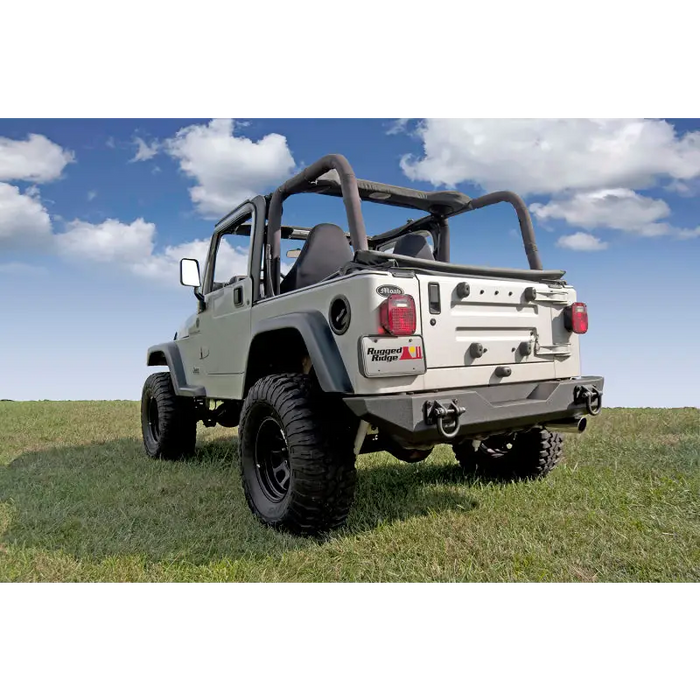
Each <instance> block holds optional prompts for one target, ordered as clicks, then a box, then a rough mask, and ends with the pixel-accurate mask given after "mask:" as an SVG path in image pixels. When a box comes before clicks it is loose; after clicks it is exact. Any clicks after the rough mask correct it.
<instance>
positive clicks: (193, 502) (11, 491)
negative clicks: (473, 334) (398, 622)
mask: <svg viewBox="0 0 700 700" xmlns="http://www.w3.org/2000/svg"><path fill="white" fill-rule="evenodd" d="M589 426H590V427H589V430H588V431H587V432H586V433H585V434H584V435H583V436H572V437H567V439H566V445H565V460H564V463H563V464H562V465H560V467H558V468H557V469H556V470H555V471H554V472H553V473H552V474H551V475H550V477H548V478H547V479H546V480H544V481H542V482H537V483H521V484H510V485H498V484H486V483H479V482H476V483H466V482H464V481H463V480H462V479H461V478H460V474H459V471H458V469H457V468H456V466H455V463H454V460H453V458H452V452H451V450H449V449H447V448H440V449H437V450H435V452H434V453H433V455H432V456H431V457H430V458H429V459H428V460H427V461H426V462H424V463H422V464H418V465H409V464H403V463H401V462H398V461H397V460H395V459H394V458H393V457H390V456H389V455H386V454H378V455H368V456H363V457H361V458H360V459H359V462H358V466H359V484H358V491H357V497H356V501H355V506H354V508H353V511H352V514H351V517H350V520H349V522H348V524H347V527H346V528H345V529H343V530H341V531H338V532H336V533H333V534H332V535H330V536H327V537H325V538H322V539H308V538H306V539H301V538H295V537H292V536H290V535H286V534H283V533H280V532H276V531H274V530H271V529H268V528H265V527H263V526H261V525H259V524H258V523H257V521H255V519H254V518H253V516H252V515H251V513H250V512H249V510H248V508H247V505H246V503H245V500H244V497H243V492H242V489H241V486H240V482H239V475H238V468H237V466H238V465H237V456H236V452H237V448H236V437H235V431H231V430H224V429H219V428H217V429H204V428H200V435H199V446H198V448H199V449H198V453H197V457H196V458H195V459H192V460H189V461H185V462H179V463H168V462H154V461H151V460H149V459H147V458H146V457H145V456H144V454H143V449H142V446H141V439H140V424H139V409H138V404H136V403H132V402H65V403H51V402H36V403H10V402H3V403H0V580H4V581H7V580H12V581H232V580H235V581H698V580H700V411H698V410H697V409H677V410H656V409H640V410H626V409H609V410H605V411H604V412H603V415H602V416H600V417H599V418H598V419H594V420H592V421H590V422H589Z"/></svg>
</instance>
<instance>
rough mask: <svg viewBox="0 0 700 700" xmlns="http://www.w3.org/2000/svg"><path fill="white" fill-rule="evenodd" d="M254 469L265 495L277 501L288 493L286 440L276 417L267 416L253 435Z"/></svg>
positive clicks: (288, 477)
mask: <svg viewBox="0 0 700 700" xmlns="http://www.w3.org/2000/svg"><path fill="white" fill-rule="evenodd" d="M255 470H256V472H257V475H258V481H259V483H260V488H261V489H262V491H263V493H264V494H265V496H266V497H267V498H268V499H269V500H270V501H273V502H274V503H279V502H280V501H282V500H283V499H284V497H285V496H286V495H287V493H289V482H290V480H291V470H290V468H289V452H288V450H287V440H286V438H285V436H284V431H283V430H282V426H281V425H280V424H279V423H278V421H277V419H276V418H273V417H272V416H267V417H265V418H263V420H262V421H261V423H260V425H259V426H258V432H257V434H256V436H255Z"/></svg>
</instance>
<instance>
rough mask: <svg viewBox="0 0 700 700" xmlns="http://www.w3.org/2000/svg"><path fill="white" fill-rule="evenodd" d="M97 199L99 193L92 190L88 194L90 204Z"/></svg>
mask: <svg viewBox="0 0 700 700" xmlns="http://www.w3.org/2000/svg"><path fill="white" fill-rule="evenodd" d="M95 197H97V192H95V190H90V191H89V192H88V193H87V200H88V202H92V200H93V199H95Z"/></svg>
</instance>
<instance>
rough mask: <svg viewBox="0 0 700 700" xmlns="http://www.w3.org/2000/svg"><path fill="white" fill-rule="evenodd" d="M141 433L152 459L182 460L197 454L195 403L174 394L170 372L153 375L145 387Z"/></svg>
mask: <svg viewBox="0 0 700 700" xmlns="http://www.w3.org/2000/svg"><path fill="white" fill-rule="evenodd" d="M141 431H142V433H143V445H144V448H145V450H146V454H147V455H148V456H149V457H154V458H156V459H181V458H182V457H189V456H191V455H192V454H193V453H194V447H195V443H196V441H197V419H196V417H195V410H194V401H193V400H192V399H189V398H186V397H182V396H178V395H177V394H176V393H175V390H174V389H173V383H172V379H171V378H170V373H169V372H157V373H156V374H152V375H151V376H150V377H148V379H146V381H145V383H144V385H143V392H142V393H141Z"/></svg>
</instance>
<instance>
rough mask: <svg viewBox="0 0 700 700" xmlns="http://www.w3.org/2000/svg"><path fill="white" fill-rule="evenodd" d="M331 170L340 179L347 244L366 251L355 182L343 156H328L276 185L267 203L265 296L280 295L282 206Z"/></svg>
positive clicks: (365, 236) (355, 179) (353, 174)
mask: <svg viewBox="0 0 700 700" xmlns="http://www.w3.org/2000/svg"><path fill="white" fill-rule="evenodd" d="M331 170H335V171H336V172H337V173H338V176H339V178H340V186H341V189H342V196H343V202H344V204H345V211H346V213H347V216H348V229H349V231H350V241H351V242H352V247H353V249H354V250H355V251H358V250H367V232H366V231H365V222H364V219H363V218H362V208H361V206H362V202H361V200H360V193H359V191H358V188H357V178H356V177H355V173H354V172H353V169H352V168H351V167H350V163H349V162H348V160H347V158H345V156H341V155H339V154H331V155H327V156H324V157H323V158H321V159H319V160H317V161H316V162H315V163H312V164H311V165H309V167H308V168H304V170H302V171H301V172H300V173H297V174H296V175H295V176H294V177H292V178H290V179H289V180H287V182H285V183H284V184H283V185H280V186H279V187H278V188H277V189H276V190H275V191H274V193H273V195H272V199H271V200H270V208H269V213H268V217H267V218H268V227H267V230H268V234H269V236H270V274H269V275H268V276H267V279H268V282H267V287H268V293H272V294H279V293H280V248H281V246H280V242H281V238H282V202H284V200H285V199H287V197H289V196H290V195H293V194H298V193H301V192H305V191H307V190H308V188H309V186H310V185H311V184H312V183H313V182H314V181H315V180H317V179H318V178H319V177H321V175H325V174H326V173H327V172H330V171H331Z"/></svg>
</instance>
